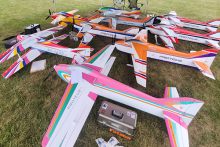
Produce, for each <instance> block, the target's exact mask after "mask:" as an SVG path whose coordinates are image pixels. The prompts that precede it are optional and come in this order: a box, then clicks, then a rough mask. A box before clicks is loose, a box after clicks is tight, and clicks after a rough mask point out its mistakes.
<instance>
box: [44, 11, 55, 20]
mask: <svg viewBox="0 0 220 147" xmlns="http://www.w3.org/2000/svg"><path fill="white" fill-rule="evenodd" d="M53 13H54V11H53V12H52V13H51V11H50V9H49V14H50V15H48V16H47V17H46V19H45V20H47V19H48V18H49V17H51V15H52V14H53Z"/></svg>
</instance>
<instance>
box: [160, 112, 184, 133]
mask: <svg viewBox="0 0 220 147" xmlns="http://www.w3.org/2000/svg"><path fill="white" fill-rule="evenodd" d="M163 114H164V115H166V116H168V117H170V118H172V119H173V120H174V121H175V122H176V123H178V124H180V125H181V126H182V127H183V128H185V129H186V130H188V129H187V125H186V124H185V122H184V121H183V120H182V119H181V118H180V117H179V116H178V115H176V114H173V113H171V112H167V111H163Z"/></svg>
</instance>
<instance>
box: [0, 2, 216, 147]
mask: <svg viewBox="0 0 220 147" xmlns="http://www.w3.org/2000/svg"><path fill="white" fill-rule="evenodd" d="M56 2H57V3H56V5H57V11H69V10H72V9H79V12H77V14H81V15H82V16H83V17H91V16H92V15H94V14H96V13H95V12H94V11H95V10H96V9H98V8H99V7H100V1H95V0H91V1H89V0H84V1H80V0H75V1H71V0H57V1H56ZM139 2H141V3H144V4H145V1H144V0H140V1H139ZM218 2H219V1H218V0H211V1H205V0H200V1H197V0H178V1H171V0H159V1H156V0H150V1H149V5H148V10H147V11H148V13H151V14H152V13H154V14H157V15H160V14H167V13H169V11H171V10H175V11H176V12H177V14H178V15H179V16H183V17H187V18H189V19H195V20H198V21H209V20H212V19H217V18H218V19H219V18H220V9H219V3H218ZM103 3H104V6H110V5H111V4H112V1H107V0H105V1H104V2H103ZM48 9H51V10H54V5H53V3H52V0H51V1H43V0H38V1H28V0H20V1H16V0H7V1H3V0H1V5H0V10H1V11H0V40H2V39H4V38H5V37H8V36H11V35H15V34H17V33H20V32H22V31H23V29H24V28H25V27H26V26H28V25H30V24H32V23H39V24H40V25H41V28H42V29H47V28H50V27H52V25H51V24H50V19H49V20H47V21H45V20H44V19H45V18H46V16H48ZM141 11H142V13H143V12H144V8H142V10H141ZM145 16H146V15H145V14H142V15H141V17H142V18H144V17H145ZM70 30H71V27H70V26H68V27H67V28H65V29H64V30H62V31H60V32H59V33H57V34H56V36H57V35H61V34H64V33H68V32H69V31H70ZM193 31H195V30H193ZM196 32H201V31H196ZM201 33H204V32H201ZM150 37H151V38H150V39H149V41H150V42H154V40H153V38H152V36H150ZM3 43H4V42H0V54H2V53H3V52H5V51H6V49H4V45H3ZM110 43H111V39H106V38H102V37H95V38H94V39H93V40H92V41H91V43H90V44H89V45H90V46H91V47H93V48H95V51H94V53H95V52H97V51H99V50H100V49H101V48H103V47H104V46H105V45H107V44H110ZM60 44H61V45H64V46H68V47H71V48H74V47H77V46H78V44H79V42H74V41H70V40H69V39H68V38H67V39H65V40H64V41H63V42H61V43H60ZM175 48H176V49H177V50H179V51H183V52H189V51H190V50H196V51H198V50H202V49H205V48H207V47H205V46H203V45H199V44H195V43H189V42H183V41H181V42H180V44H175ZM113 56H116V57H117V58H116V61H115V63H114V66H113V67H112V69H111V72H110V73H109V77H111V78H113V79H115V80H118V81H120V82H122V83H124V84H126V85H129V86H131V87H133V88H135V89H138V90H140V91H142V92H145V93H147V94H149V95H152V96H154V97H163V94H164V89H165V87H167V86H174V87H177V89H178V91H179V94H180V96H181V97H192V98H195V99H198V100H202V101H204V102H205V104H204V105H203V107H202V109H201V110H200V111H199V113H198V114H197V115H196V117H195V118H194V119H193V121H192V122H191V124H190V125H189V127H188V128H189V141H190V146H195V147H198V146H219V141H220V126H219V121H220V113H219V112H220V102H219V97H220V72H219V71H220V70H219V69H220V56H219V55H217V57H216V58H215V60H214V62H213V65H212V66H211V70H212V72H213V74H214V75H215V78H216V80H212V79H209V78H207V77H205V76H203V75H202V73H200V72H199V71H197V70H195V69H192V68H188V67H183V66H179V65H174V64H169V63H164V62H160V61H155V60H149V59H148V69H147V70H148V76H147V88H143V87H141V86H140V85H138V84H137V83H136V80H135V76H134V73H133V68H131V67H127V66H126V65H125V64H126V63H127V55H125V54H123V53H121V52H119V51H117V50H115V51H114V52H113ZM41 59H47V68H46V70H44V71H41V72H36V73H32V74H30V72H29V71H30V67H31V65H27V66H26V67H24V68H23V69H21V70H20V71H19V72H17V73H16V74H14V75H13V76H12V77H10V78H9V79H4V78H3V77H1V78H0V86H1V88H0V104H1V107H0V138H1V139H0V146H40V145H41V141H42V139H43V136H44V134H45V132H46V130H47V127H48V125H49V123H50V121H51V119H52V116H53V115H54V112H55V110H56V108H57V106H58V104H59V101H60V99H61V97H62V95H63V93H64V91H65V89H66V87H67V83H65V82H64V81H62V80H61V79H60V78H59V77H58V76H57V75H56V74H53V76H51V77H50V78H49V79H48V80H47V81H46V82H44V83H43V82H42V81H43V79H44V78H45V77H46V76H47V74H48V73H49V72H50V70H51V69H52V68H53V65H55V64H56V61H55V60H56V57H55V55H52V54H42V55H41V56H40V57H38V58H37V59H36V60H41ZM15 60H17V57H14V58H12V59H9V60H8V61H6V62H4V63H2V64H1V65H0V73H3V72H4V71H5V70H6V69H7V68H8V67H9V66H10V65H11V64H12V63H13V62H14V61H15ZM70 62H71V59H67V58H64V57H58V63H60V64H61V63H65V64H68V63H70ZM103 100H107V99H106V98H103V97H98V99H97V100H96V102H95V104H94V106H93V108H92V111H91V112H90V114H89V117H88V119H87V121H86V123H85V124H84V127H83V129H82V131H81V133H80V135H79V138H78V140H77V142H76V144H75V146H77V147H88V146H89V147H90V146H91V147H94V146H97V145H96V143H95V139H96V138H99V137H102V138H104V139H105V140H106V141H108V140H109V138H110V137H111V136H115V137H116V138H117V139H118V140H119V142H120V145H123V146H125V147H127V146H129V147H130V146H132V147H133V146H137V147H145V146H150V147H151V146H170V142H169V137H168V132H167V129H166V125H165V122H164V120H163V119H161V118H158V117H155V116H152V115H150V114H147V113H144V112H141V111H139V110H137V109H133V108H130V107H128V106H125V105H123V104H119V103H116V102H113V101H111V100H107V101H110V102H113V103H115V104H118V105H121V106H123V107H126V108H129V109H132V110H134V111H136V112H137V113H138V122H137V129H136V133H135V136H134V138H133V140H132V141H128V140H125V139H123V138H121V137H119V136H117V135H114V134H113V133H109V132H108V131H106V130H104V129H103V128H99V127H98V126H97V122H96V119H97V111H98V109H99V107H100V105H101V102H102V101H103Z"/></svg>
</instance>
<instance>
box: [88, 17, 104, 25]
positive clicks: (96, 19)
mask: <svg viewBox="0 0 220 147" xmlns="http://www.w3.org/2000/svg"><path fill="white" fill-rule="evenodd" d="M102 20H103V17H99V18H95V19H93V20H91V21H89V22H92V23H97V24H98V23H99V22H100V21H102Z"/></svg>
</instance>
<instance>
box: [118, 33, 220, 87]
mask: <svg viewBox="0 0 220 147" xmlns="http://www.w3.org/2000/svg"><path fill="white" fill-rule="evenodd" d="M115 46H116V48H117V49H118V50H119V51H122V52H124V53H128V54H131V56H132V61H133V66H134V72H135V76H136V80H137V83H138V84H140V85H142V86H144V87H146V76H147V58H151V59H155V60H160V61H165V62H170V63H175V64H180V65H184V66H189V67H193V68H196V69H198V70H200V71H201V72H202V73H203V75H205V76H207V77H209V78H212V79H215V78H214V76H213V74H212V72H211V70H210V66H211V64H212V62H213V60H214V59H215V56H216V55H217V52H218V51H217V50H212V49H205V50H202V51H197V52H191V53H182V52H178V51H175V50H171V49H167V48H164V47H160V46H157V45H154V44H151V43H148V42H147V30H141V31H140V33H139V34H138V35H137V36H136V37H135V38H134V39H131V40H126V41H117V42H116V43H115Z"/></svg>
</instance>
